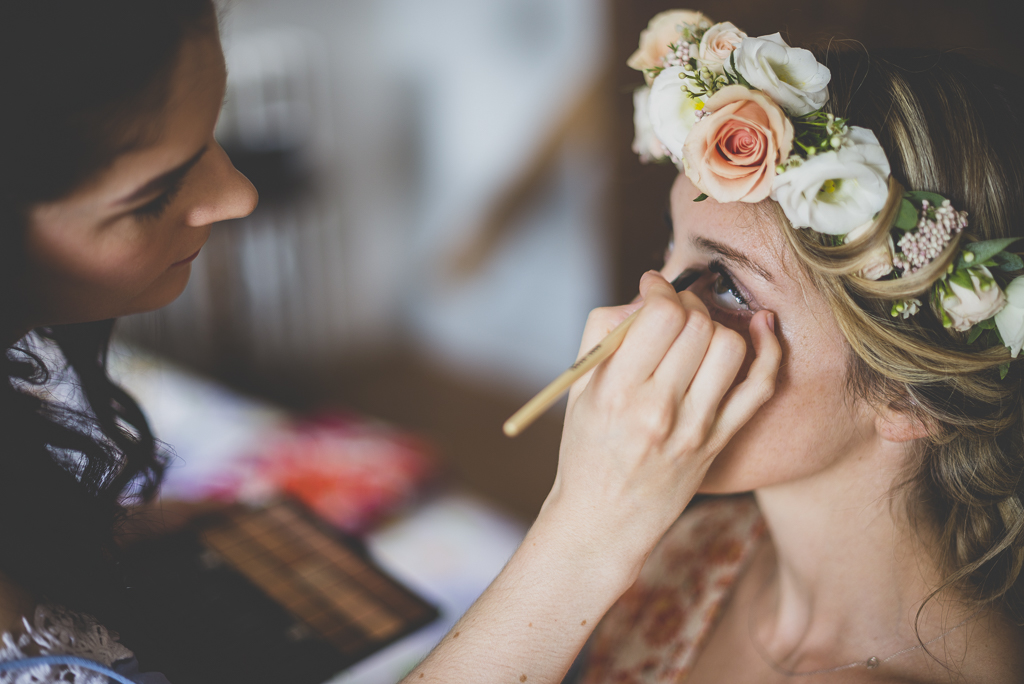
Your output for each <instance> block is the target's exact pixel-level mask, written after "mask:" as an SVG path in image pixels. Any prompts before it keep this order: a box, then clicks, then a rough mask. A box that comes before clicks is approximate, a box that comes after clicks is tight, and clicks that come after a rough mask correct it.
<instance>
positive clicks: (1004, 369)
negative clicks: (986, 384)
mask: <svg viewBox="0 0 1024 684" xmlns="http://www.w3.org/2000/svg"><path fill="white" fill-rule="evenodd" d="M1009 372H1010V362H1009V361H1007V362H1006V363H1004V364H1002V365H1000V366H999V379H1000V380H1005V379H1006V374H1007V373H1009Z"/></svg>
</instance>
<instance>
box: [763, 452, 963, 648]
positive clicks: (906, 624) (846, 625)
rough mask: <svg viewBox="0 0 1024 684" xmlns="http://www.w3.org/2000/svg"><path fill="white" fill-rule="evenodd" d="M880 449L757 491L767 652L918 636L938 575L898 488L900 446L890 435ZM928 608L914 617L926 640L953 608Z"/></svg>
mask: <svg viewBox="0 0 1024 684" xmlns="http://www.w3.org/2000/svg"><path fill="white" fill-rule="evenodd" d="M881 450H883V451H884V450H888V451H890V452H892V453H879V449H878V448H876V449H874V451H873V452H872V453H863V454H855V455H850V457H849V458H845V459H842V460H840V461H838V462H837V463H835V464H834V465H833V466H831V467H830V468H828V469H826V470H824V471H821V472H819V473H817V474H815V475H814V476H812V477H810V478H806V479H803V480H799V481H795V482H789V483H783V484H779V485H775V486H772V487H768V488H765V489H762V490H758V491H757V492H756V496H757V500H758V504H759V505H760V507H761V510H762V512H763V514H764V517H765V521H766V523H767V526H768V529H769V531H770V533H771V539H772V543H773V552H774V553H773V558H772V559H771V562H770V563H769V567H767V568H765V569H764V577H765V578H766V579H765V580H764V588H763V590H762V591H761V592H760V594H759V599H758V601H759V603H760V604H761V605H760V607H759V610H758V613H759V615H760V616H761V617H762V622H761V624H762V632H763V635H766V636H767V640H768V641H769V642H770V643H769V644H767V645H770V646H771V647H772V652H774V653H776V654H794V655H796V654H798V653H799V652H801V651H804V650H811V651H813V650H815V648H816V647H821V648H826V647H827V649H828V650H829V651H830V652H832V653H835V652H837V651H838V652H843V653H846V652H847V651H849V652H850V653H852V654H853V655H852V657H851V661H852V660H856V659H859V658H861V657H863V658H866V657H868V656H869V655H878V656H880V657H882V656H884V655H887V653H886V649H890V652H895V651H897V650H899V649H900V648H903V647H904V646H906V645H911V644H912V643H916V634H915V623H916V620H917V611H918V608H919V607H920V606H921V605H922V603H923V602H924V601H925V599H926V598H927V597H928V595H929V594H930V593H931V591H932V590H933V589H934V588H936V587H937V586H938V585H939V584H941V579H942V576H941V572H940V570H939V567H938V565H937V563H936V561H935V559H934V557H933V556H932V554H931V553H929V551H928V548H929V545H928V543H927V540H925V539H922V538H921V535H922V534H925V535H927V531H926V530H921V529H917V528H915V526H914V525H912V524H911V522H910V520H909V518H908V516H907V513H906V508H905V505H904V499H903V494H902V493H901V492H900V491H898V490H897V489H896V488H895V487H894V484H895V483H897V482H899V481H901V480H902V479H903V477H904V472H903V470H902V465H903V464H904V463H906V454H904V453H902V447H900V445H894V444H887V445H884V446H882V447H881ZM766 563H768V561H766ZM930 603H931V604H936V603H938V602H934V601H933V602H930ZM947 607H948V606H947ZM932 608H936V609H937V608H938V606H937V605H935V606H932V605H928V606H926V609H925V611H924V612H923V613H922V621H921V622H920V627H921V636H922V637H923V638H924V639H925V640H927V639H928V638H929V637H930V636H934V635H937V634H939V633H941V631H942V629H940V628H941V627H942V625H943V624H946V627H945V629H948V627H949V625H948V618H949V615H948V614H946V615H945V616H942V615H941V610H933V609H932Z"/></svg>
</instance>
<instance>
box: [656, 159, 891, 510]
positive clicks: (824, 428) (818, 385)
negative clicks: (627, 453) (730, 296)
mask: <svg viewBox="0 0 1024 684" xmlns="http://www.w3.org/2000/svg"><path fill="white" fill-rule="evenodd" d="M698 194H700V193H699V191H698V190H697V189H696V188H695V187H694V186H693V184H692V183H690V181H689V180H688V179H687V178H686V176H685V175H683V174H680V175H679V177H678V178H677V179H676V182H675V184H674V185H673V187H672V194H671V201H672V222H673V227H674V249H673V251H672V253H671V254H669V255H668V256H667V259H666V264H665V268H664V269H663V270H662V273H663V274H664V275H665V276H666V277H667V278H669V279H671V278H674V277H675V276H676V275H678V274H679V272H681V271H682V270H683V269H684V268H687V267H692V266H698V267H700V266H705V265H706V264H707V263H708V261H709V260H710V255H709V253H707V252H705V251H703V250H700V249H698V248H696V247H695V246H694V245H693V244H692V243H691V239H692V238H695V237H703V238H707V239H711V240H715V241H716V242H719V243H722V244H724V245H726V246H728V247H730V248H732V249H734V250H736V251H738V252H741V253H743V254H744V255H746V256H747V257H748V258H749V259H750V260H751V261H754V262H756V263H757V264H759V265H760V266H762V267H763V268H764V269H765V270H766V271H768V272H769V273H770V274H772V276H773V277H774V280H775V282H774V284H773V283H768V282H766V281H764V280H763V279H762V278H761V277H760V276H758V275H757V274H755V273H754V272H753V271H750V270H748V269H743V268H739V267H734V266H733V265H732V264H730V263H729V262H728V261H724V260H723V263H724V264H725V265H726V266H727V268H728V269H729V271H730V272H731V273H732V275H733V277H734V279H735V280H736V281H737V282H738V283H740V284H742V285H743V287H744V288H745V289H746V290H747V292H748V293H749V294H751V295H753V297H754V298H755V299H756V304H757V305H759V306H760V308H765V309H768V310H770V311H773V312H774V313H775V315H776V331H777V332H778V335H779V339H780V342H781V345H782V354H783V357H782V366H781V369H780V370H779V375H778V379H777V384H776V390H775V395H774V396H773V397H772V398H771V399H770V400H769V401H768V402H767V403H766V404H765V405H764V406H763V407H762V408H761V410H760V411H758V413H757V414H755V415H754V417H753V418H752V419H751V420H750V421H749V422H748V423H747V424H746V425H745V426H744V427H743V428H742V429H740V431H739V432H738V433H737V434H736V436H735V437H733V439H732V440H731V441H730V442H729V444H728V445H727V446H726V447H725V449H724V450H723V451H722V452H721V453H720V454H719V456H718V457H717V458H716V459H715V461H714V463H713V464H712V466H711V469H710V470H709V471H708V474H707V476H706V477H705V478H704V481H703V483H702V484H701V487H700V490H699V491H700V492H703V493H730V492H743V491H749V490H752V489H756V488H759V487H765V486H768V485H771V484H776V483H779V482H786V481H790V480H796V479H801V478H804V477H809V476H812V475H813V474H814V473H817V472H820V471H822V470H824V469H827V468H828V467H829V465H830V464H832V463H834V462H836V461H837V460H839V459H841V458H843V456H844V455H845V454H847V453H850V452H851V451H852V450H851V449H850V447H851V446H852V445H853V444H854V443H855V442H857V441H858V439H859V435H863V434H867V433H868V432H870V427H871V425H872V421H873V418H874V413H873V412H872V411H871V410H870V409H869V408H868V407H866V406H864V405H860V404H858V405H855V406H851V401H850V400H849V398H848V393H847V391H846V386H845V375H846V359H847V357H848V353H849V348H848V346H847V345H846V342H845V340H844V339H843V337H842V334H841V332H840V331H839V328H838V326H837V325H836V322H835V319H834V318H833V316H832V313H831V311H830V310H829V308H828V306H827V305H826V304H825V302H824V300H823V299H822V298H821V296H820V295H819V294H818V293H817V292H816V291H815V290H814V288H813V287H812V286H811V284H810V283H809V282H808V280H807V278H806V276H805V275H804V274H803V273H801V272H800V269H799V266H798V265H797V263H796V260H795V258H794V257H793V256H792V255H790V254H789V253H788V248H787V246H786V243H785V238H784V237H783V236H782V234H781V232H780V230H781V229H780V227H778V226H776V225H774V224H771V223H769V219H768V218H767V217H766V216H765V215H764V214H763V213H761V212H759V211H758V210H757V209H756V208H755V207H752V206H750V205H744V204H740V203H732V204H718V203H717V202H715V201H714V200H713V199H707V200H705V201H703V202H694V201H693V198H694V197H696V196H697V195H698ZM713 281H714V276H710V275H708V276H705V277H703V278H701V280H700V281H698V282H697V283H696V284H695V285H693V286H692V287H691V288H690V291H691V292H694V293H696V294H697V295H698V296H700V297H701V299H702V300H703V301H704V303H705V304H706V305H707V307H708V310H709V311H710V312H711V315H712V318H714V319H716V320H717V321H719V322H720V323H722V324H724V325H727V326H729V327H731V328H733V329H735V330H737V331H739V332H740V333H741V334H743V335H744V337H746V338H747V344H748V362H749V358H750V355H751V354H750V349H751V347H750V338H749V336H748V334H747V325H746V321H745V320H744V319H742V318H739V319H738V318H737V317H735V316H731V315H728V314H727V313H725V312H723V310H722V309H721V307H719V306H716V304H715V302H714V300H713V298H712V296H711V289H710V285H711V283H712V282H713ZM742 373H745V369H744V370H743V371H741V374H742Z"/></svg>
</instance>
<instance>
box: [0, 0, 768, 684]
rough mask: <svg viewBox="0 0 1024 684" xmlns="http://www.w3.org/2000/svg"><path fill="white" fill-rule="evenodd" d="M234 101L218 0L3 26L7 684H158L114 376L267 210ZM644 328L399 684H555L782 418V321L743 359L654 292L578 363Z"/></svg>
mask: <svg viewBox="0 0 1024 684" xmlns="http://www.w3.org/2000/svg"><path fill="white" fill-rule="evenodd" d="M224 87H225V70H224V61H223V55H222V53H221V48H220V43H219V39H218V33H217V21H216V17H215V14H214V10H213V7H212V5H211V3H210V0H148V1H146V2H140V0H10V1H8V2H4V3H2V4H0V92H2V93H3V94H4V106H3V107H0V242H2V244H0V259H2V264H0V278H2V279H3V283H2V287H0V331H2V335H3V338H4V344H5V354H4V356H3V360H2V363H3V365H4V377H5V382H4V383H3V386H2V388H0V434H2V439H3V441H2V446H0V634H4V635H5V640H4V642H3V644H2V645H0V682H3V681H14V679H13V678H15V677H16V676H18V675H17V673H16V672H13V671H10V668H17V667H19V661H24V659H25V658H28V657H32V656H45V655H50V656H60V655H66V656H79V657H83V658H85V659H86V660H84V661H79V662H78V663H77V664H71V665H68V664H67V661H63V662H58V661H56V660H52V659H51V660H49V661H42V664H41V665H39V664H38V663H39V662H41V661H35V662H36V663H37V665H38V666H37V668H36V669H35V670H34V676H35V677H36V678H35V679H34V680H33V681H36V682H56V681H62V682H67V681H75V682H84V681H94V680H91V679H89V677H90V675H89V674H88V672H89V671H90V670H92V671H102V672H105V673H107V676H108V677H110V678H111V679H112V680H113V681H120V682H127V681H134V682H143V681H145V682H150V683H154V682H161V681H166V680H165V679H164V678H163V677H162V676H160V675H157V674H153V673H150V674H146V675H140V674H138V663H135V662H134V659H133V656H132V654H131V652H130V651H129V650H128V648H126V647H124V646H121V645H119V644H118V643H117V642H116V641H115V640H113V639H112V638H111V637H110V635H109V634H108V633H107V631H106V629H105V627H110V628H116V627H117V624H118V622H119V621H120V620H121V619H122V618H123V613H122V608H123V606H124V605H125V596H124V593H125V592H124V589H125V588H124V584H123V582H122V580H121V578H120V576H119V573H118V564H117V545H116V541H115V540H116V536H117V530H118V527H119V525H120V524H121V523H122V522H123V521H124V519H125V517H126V515H127V512H126V510H125V509H124V508H123V507H122V502H123V501H124V499H125V497H126V496H127V497H129V498H134V499H141V500H148V499H150V498H152V497H153V496H154V494H155V493H156V491H157V488H158V485H159V483H160V478H161V472H162V470H163V467H164V461H163V457H162V455H161V452H160V450H159V449H158V448H157V446H156V443H155V440H154V437H153V435H152V433H151V432H150V429H149V427H148V426H147V425H146V421H145V418H144V417H143V414H142V412H141V410H140V409H139V407H138V405H137V404H136V403H135V402H134V401H133V400H132V399H131V397H129V396H128V395H127V394H126V393H125V392H124V391H123V390H121V389H120V388H119V387H117V386H116V385H114V384H113V383H112V382H111V380H110V379H109V377H108V375H107V372H106V368H105V356H106V350H107V344H108V341H109V337H110V333H111V329H112V326H113V320H114V319H115V318H116V317H118V316H122V315H126V314H132V313H136V312H141V311H148V310H152V309H156V308H159V307H161V306H164V305H166V304H168V303H170V302H171V301H172V300H174V299H175V298H176V297H177V296H178V295H179V294H180V293H181V292H182V290H183V289H184V287H185V285H186V283H187V282H188V278H189V272H190V268H191V267H190V263H191V261H192V260H193V259H194V258H195V256H196V255H197V254H198V253H199V250H200V249H201V248H202V246H203V243H204V242H205V241H206V239H207V237H208V236H209V233H210V230H211V229H212V226H213V224H215V223H217V222H219V221H224V220H227V219H232V218H237V217H241V216H245V215H246V214H248V213H249V212H251V211H252V210H253V208H254V207H255V205H256V192H255V190H254V189H253V187H252V185H251V184H250V183H249V182H248V181H247V180H246V179H245V178H244V177H243V176H242V175H241V174H239V173H238V172H237V171H236V170H235V169H234V168H233V167H232V165H231V162H230V161H229V159H228V158H227V156H226V155H225V154H224V151H223V150H222V149H221V148H220V146H219V145H218V144H217V142H216V140H215V139H214V137H213V129H214V124H215V122H216V119H217V115H218V112H219V110H220V107H221V102H222V99H223V97H224ZM640 306H642V311H641V313H640V314H639V316H638V318H637V319H636V322H635V324H634V325H633V326H632V328H631V329H630V331H629V333H628V335H627V336H626V338H625V340H624V342H623V344H622V347H621V348H620V350H619V351H618V353H617V354H616V355H615V356H614V357H612V358H611V359H610V360H609V361H608V362H606V363H605V364H604V365H602V366H601V367H599V368H598V369H597V370H596V371H595V372H593V373H592V374H591V375H590V376H588V377H586V378H584V379H583V380H581V381H580V382H578V383H577V385H576V386H575V387H574V388H573V391H572V393H571V395H570V399H569V406H568V411H567V415H566V422H565V430H564V435H563V440H562V445H561V451H560V456H559V466H558V474H557V477H556V480H555V484H554V487H553V488H552V491H551V494H550V495H549V497H548V499H547V501H546V502H545V504H544V506H543V509H542V511H541V513H540V515H539V516H538V518H537V521H536V522H535V523H534V525H533V527H532V528H531V530H530V532H529V534H528V535H527V537H526V540H525V541H524V542H523V544H522V546H521V548H520V549H519V551H517V553H516V554H515V555H514V556H513V558H512V559H511V560H510V561H509V564H508V566H507V567H506V568H505V570H504V571H503V572H502V573H501V575H500V576H499V577H498V578H497V580H495V582H494V584H493V585H492V586H491V587H490V589H488V591H487V592H486V593H485V594H484V595H483V596H482V597H481V598H480V599H479V600H478V601H477V603H476V604H475V605H474V606H473V607H472V608H471V609H470V610H469V612H468V613H467V614H466V615H465V616H464V617H463V618H462V620H461V621H460V622H459V623H458V624H457V625H456V627H455V628H454V629H453V630H452V632H451V633H450V634H449V635H448V636H447V637H446V638H445V639H444V640H443V641H442V642H441V644H439V646H438V647H437V649H436V650H435V651H434V653H433V654H432V655H431V656H430V657H428V658H427V659H426V661H424V663H422V664H421V665H420V666H419V667H418V668H417V669H416V670H415V671H414V672H413V673H412V674H411V675H410V680H411V681H438V682H446V683H451V682H459V681H465V682H491V681H494V682H498V681H501V682H515V681H518V682H526V681H530V682H552V681H558V680H559V679H561V677H562V675H563V674H564V672H565V671H566V670H567V668H568V667H569V665H570V663H571V662H572V660H573V658H574V657H575V654H576V653H577V651H578V650H579V649H580V647H581V646H582V645H583V643H584V642H585V640H586V639H587V637H588V635H589V634H590V631H591V630H592V629H593V627H594V625H595V624H596V623H597V621H598V620H599V619H600V618H601V616H602V614H603V613H604V612H605V611H606V610H607V609H608V607H609V606H611V605H612V603H613V602H614V601H615V600H616V599H617V598H618V597H619V595H620V594H621V593H622V592H623V591H624V590H625V589H626V588H627V587H628V586H629V585H630V584H631V583H632V581H633V579H634V578H635V577H636V574H637V572H638V571H639V569H640V567H641V566H642V564H643V562H644V559H645V558H646V556H647V555H648V554H649V553H650V551H651V549H652V548H653V546H654V544H655V543H656V542H657V540H658V538H659V537H660V536H661V534H662V533H663V532H664V531H665V530H666V529H667V528H668V526H669V525H670V524H671V523H672V522H673V521H674V520H675V519H676V518H677V517H678V515H679V514H680V512H681V511H682V509H683V508H684V506H685V505H686V504H687V502H688V501H689V499H690V498H691V497H692V495H693V493H694V491H695V489H696V487H697V484H698V483H699V482H700V481H701V478H702V477H703V474H704V473H705V471H706V470H707V468H708V466H709V464H710V463H711V461H712V459H713V458H714V457H715V455H716V453H717V451H718V450H719V449H720V448H721V446H722V445H723V444H725V442H726V441H727V440H728V439H729V437H730V436H731V435H732V434H733V433H734V432H735V431H736V430H737V429H738V428H739V427H740V426H741V425H743V424H744V423H745V422H746V421H747V420H748V419H749V418H750V417H751V416H752V415H753V413H754V412H755V411H756V410H757V409H758V408H759V406H760V405H761V404H762V403H764V402H765V401H766V400H767V399H768V398H769V397H770V396H771V394H772V392H773V387H774V379H775V373H776V371H777V368H778V363H779V358H780V348H779V344H778V342H777V340H776V338H775V336H774V333H773V320H772V316H771V314H770V313H767V312H762V313H759V314H758V315H756V316H755V317H754V318H753V321H752V324H751V328H750V330H751V332H750V334H751V337H752V340H753V353H751V354H748V353H747V348H746V344H745V342H744V340H743V338H741V337H740V336H739V334H737V333H736V332H733V331H731V330H729V329H727V328H724V327H722V326H721V325H719V324H717V323H714V322H712V320H711V319H710V317H709V315H708V312H707V310H706V309H705V307H704V306H703V304H701V302H700V301H699V300H698V299H697V298H696V297H695V296H693V295H691V294H689V293H687V292H683V293H682V294H677V293H676V292H675V291H674V290H673V288H672V287H671V286H670V285H669V283H668V282H666V280H665V279H664V278H663V277H662V276H661V275H659V274H657V273H649V274H647V275H645V276H644V278H643V279H642V281H641V283H640V299H639V300H638V302H637V303H636V304H634V305H632V306H631V307H620V308H617V309H602V310H597V311H595V312H594V313H593V314H592V315H591V317H590V320H589V321H588V324H587V327H586V332H585V334H584V339H583V342H582V348H583V349H589V348H590V347H591V346H593V345H594V344H595V343H596V342H597V341H598V340H600V339H601V338H602V337H603V336H604V335H605V334H607V332H608V331H609V330H611V329H612V328H613V327H614V326H615V325H616V324H617V323H618V322H620V321H621V320H623V319H624V318H625V317H626V316H627V315H628V314H629V313H630V312H631V311H633V310H635V309H636V308H638V307H640ZM32 335H36V336H39V337H42V338H48V339H49V340H52V341H54V342H55V343H56V344H57V345H58V346H59V348H60V349H61V350H62V352H63V354H64V356H65V359H66V361H67V364H68V366H69V367H70V369H71V370H72V371H73V372H74V374H75V376H76V378H77V381H78V384H79V386H80V388H81V394H82V395H83V397H84V399H85V402H84V405H86V406H87V407H88V408H87V409H83V410H76V409H75V408H74V407H71V406H67V405H63V404H60V403H58V402H57V401H56V400H55V399H54V398H52V397H50V396H47V395H45V394H43V393H41V392H39V391H34V390H35V388H38V387H39V386H40V385H41V384H42V383H43V382H45V380H46V378H47V376H48V374H49V373H50V372H56V371H59V370H60V369H56V368H47V367H46V366H45V364H44V362H43V361H41V360H40V359H39V358H36V357H34V356H33V355H32V354H31V352H30V349H31V344H30V341H31V336H32ZM737 375H739V376H741V379H740V381H739V382H738V384H736V385H735V387H733V388H732V390H731V391H729V390H730V387H732V386H733V384H734V381H735V380H736V377H737ZM23 619H24V620H25V621H24V622H23ZM101 625H102V626H101ZM127 646H129V647H130V644H128V645H127ZM21 664H25V663H24V662H22V663H21ZM142 666H143V667H144V666H145V663H142ZM5 668H7V670H5ZM22 674H24V672H22Z"/></svg>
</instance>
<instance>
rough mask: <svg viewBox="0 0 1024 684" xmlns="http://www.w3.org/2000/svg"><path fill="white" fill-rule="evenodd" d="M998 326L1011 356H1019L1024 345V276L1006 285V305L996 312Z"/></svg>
mask: <svg viewBox="0 0 1024 684" xmlns="http://www.w3.org/2000/svg"><path fill="white" fill-rule="evenodd" d="M996 328H998V329H999V335H1000V336H1001V337H1002V338H1003V344H1005V345H1006V346H1007V347H1009V349H1010V356H1012V357H1013V358H1017V354H1019V353H1020V350H1021V347H1024V276H1021V277H1019V278H1014V279H1013V281H1012V282H1011V283H1010V284H1009V285H1007V286H1006V306H1004V307H1003V308H1002V310H1001V311H1000V312H999V313H997V314H996Z"/></svg>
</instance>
